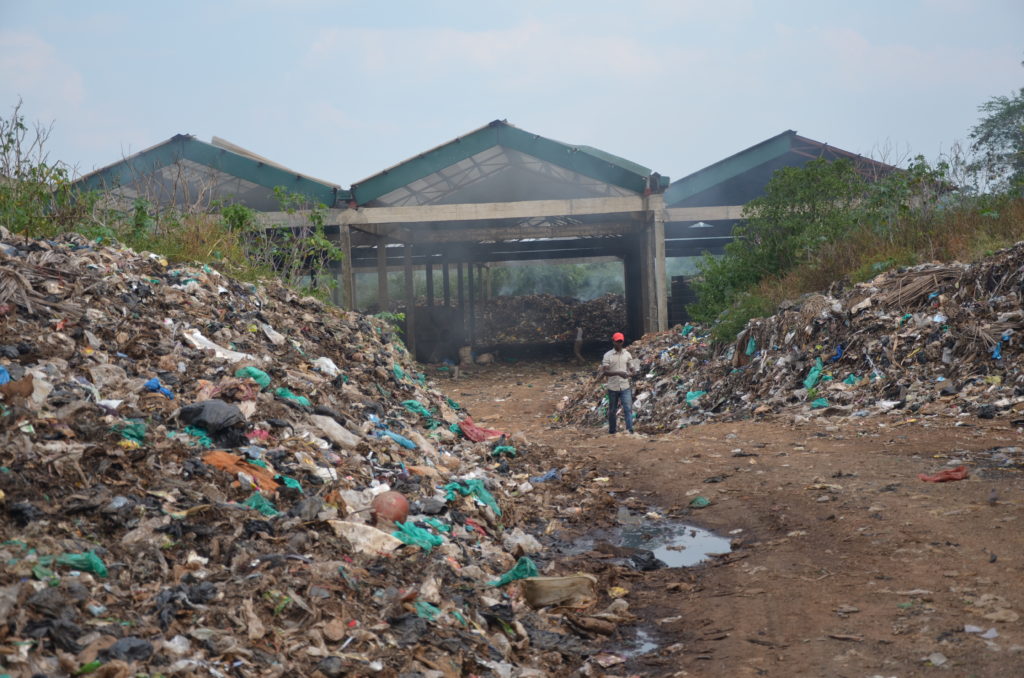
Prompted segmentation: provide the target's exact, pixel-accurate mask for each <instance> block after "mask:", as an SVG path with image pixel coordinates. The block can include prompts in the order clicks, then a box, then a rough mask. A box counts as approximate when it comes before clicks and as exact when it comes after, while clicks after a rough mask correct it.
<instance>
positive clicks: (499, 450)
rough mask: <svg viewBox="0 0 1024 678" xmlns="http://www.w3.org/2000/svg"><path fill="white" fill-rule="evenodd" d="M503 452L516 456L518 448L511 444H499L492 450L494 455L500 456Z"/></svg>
mask: <svg viewBox="0 0 1024 678" xmlns="http://www.w3.org/2000/svg"><path fill="white" fill-rule="evenodd" d="M503 454H507V455H508V456H510V457H514V456H516V448H514V447H512V446H511V445H498V446H497V447H495V448H494V449H493V450H491V456H492V457H500V456H501V455H503Z"/></svg>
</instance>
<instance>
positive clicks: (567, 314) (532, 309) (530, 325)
mask: <svg viewBox="0 0 1024 678" xmlns="http://www.w3.org/2000/svg"><path fill="white" fill-rule="evenodd" d="M477 313H478V314H479V321H478V325H477V332H478V335H479V338H478V340H479V343H482V344H531V343H555V342H564V341H570V342H571V341H573V340H574V339H575V338H576V326H577V324H579V325H581V326H582V327H583V337H584V339H585V340H588V341H589V340H592V339H594V338H596V337H600V338H602V339H603V338H604V337H605V335H608V334H609V333H610V332H614V331H616V330H621V329H623V328H624V327H625V326H626V302H625V298H624V297H623V296H622V295H621V294H605V295H602V296H600V297H596V298H594V299H590V300H589V301H580V300H579V299H573V298H570V297H557V296H555V295H552V294H531V295H526V296H516V297H494V298H492V299H488V300H487V301H486V302H484V303H482V304H481V305H480V307H478V310H477Z"/></svg>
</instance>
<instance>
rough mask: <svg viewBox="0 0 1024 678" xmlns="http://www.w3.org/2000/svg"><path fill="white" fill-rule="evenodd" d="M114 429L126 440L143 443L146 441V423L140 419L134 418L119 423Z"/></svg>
mask: <svg viewBox="0 0 1024 678" xmlns="http://www.w3.org/2000/svg"><path fill="white" fill-rule="evenodd" d="M114 430H115V431H117V432H118V433H120V434H121V437H122V438H124V439H125V440H130V441H132V442H133V443H138V444H139V445H141V444H142V443H144V442H145V441H146V424H145V423H143V422H142V420H140V419H132V420H130V421H129V422H128V423H125V424H118V425H117V426H115V427H114Z"/></svg>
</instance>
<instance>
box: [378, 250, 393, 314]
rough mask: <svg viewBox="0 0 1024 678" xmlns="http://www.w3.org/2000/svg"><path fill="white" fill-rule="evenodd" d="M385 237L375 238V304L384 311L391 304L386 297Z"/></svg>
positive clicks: (386, 260) (386, 256)
mask: <svg viewBox="0 0 1024 678" xmlns="http://www.w3.org/2000/svg"><path fill="white" fill-rule="evenodd" d="M387 243H388V241H387V239H386V238H384V237H383V236H381V237H380V238H377V305H378V306H380V310H382V311H386V310H388V307H389V306H390V305H391V300H390V299H388V249H387Z"/></svg>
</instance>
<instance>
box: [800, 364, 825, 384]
mask: <svg viewBox="0 0 1024 678" xmlns="http://www.w3.org/2000/svg"><path fill="white" fill-rule="evenodd" d="M823 368H824V365H822V364H821V358H818V359H816V360H815V361H814V367H812V368H811V371H810V372H808V373H807V378H806V379H804V388H808V389H810V388H814V386H815V384H817V383H818V380H819V379H821V370H822V369H823Z"/></svg>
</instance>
